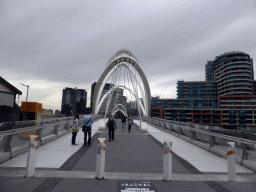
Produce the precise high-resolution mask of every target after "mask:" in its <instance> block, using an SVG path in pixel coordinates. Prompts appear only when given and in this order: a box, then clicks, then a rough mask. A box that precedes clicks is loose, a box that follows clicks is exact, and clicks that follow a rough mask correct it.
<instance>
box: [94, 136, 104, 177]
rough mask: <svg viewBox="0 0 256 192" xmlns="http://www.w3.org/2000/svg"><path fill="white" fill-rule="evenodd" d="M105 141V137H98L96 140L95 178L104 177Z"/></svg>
mask: <svg viewBox="0 0 256 192" xmlns="http://www.w3.org/2000/svg"><path fill="white" fill-rule="evenodd" d="M106 143H107V140H106V138H98V140H97V159H96V172H95V178H96V179H104V172H105V154H106Z"/></svg>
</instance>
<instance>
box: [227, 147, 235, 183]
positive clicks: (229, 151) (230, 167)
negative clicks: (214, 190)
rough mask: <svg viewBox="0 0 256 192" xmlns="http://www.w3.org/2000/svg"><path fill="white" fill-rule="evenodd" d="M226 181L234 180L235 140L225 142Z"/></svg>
mask: <svg viewBox="0 0 256 192" xmlns="http://www.w3.org/2000/svg"><path fill="white" fill-rule="evenodd" d="M227 159H228V181H232V182H235V181H236V160H235V142H227Z"/></svg>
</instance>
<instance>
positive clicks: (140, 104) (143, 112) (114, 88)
mask: <svg viewBox="0 0 256 192" xmlns="http://www.w3.org/2000/svg"><path fill="white" fill-rule="evenodd" d="M119 87H120V88H124V89H126V90H127V91H129V92H130V93H131V94H132V95H133V96H134V97H135V95H134V93H133V92H132V90H130V89H129V88H127V87H125V86H116V87H113V88H111V89H110V90H109V91H108V92H106V93H105V94H104V96H103V97H102V98H101V100H100V103H99V105H98V107H97V109H96V114H97V113H98V112H99V110H100V107H101V105H102V104H103V102H104V100H105V99H106V98H107V97H108V96H109V95H111V94H112V92H114V91H115V90H116V89H117V88H119ZM138 102H139V106H140V108H141V111H142V114H143V115H144V116H146V112H145V109H144V107H143V105H142V103H141V101H140V100H139V101H138Z"/></svg>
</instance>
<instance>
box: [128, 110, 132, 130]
mask: <svg viewBox="0 0 256 192" xmlns="http://www.w3.org/2000/svg"><path fill="white" fill-rule="evenodd" d="M132 124H133V118H132V115H131V114H129V117H128V133H130V132H131V128H132Z"/></svg>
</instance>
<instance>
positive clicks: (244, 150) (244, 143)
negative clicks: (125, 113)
mask: <svg viewBox="0 0 256 192" xmlns="http://www.w3.org/2000/svg"><path fill="white" fill-rule="evenodd" d="M143 120H144V121H146V122H147V123H149V124H151V125H155V126H157V127H158V128H159V127H160V128H161V129H163V130H166V131H169V132H170V133H171V134H173V135H175V136H177V137H179V138H181V139H183V140H186V141H188V142H190V143H192V144H194V145H197V146H198V147H200V148H203V149H205V150H207V151H209V152H211V153H214V154H216V155H218V156H221V157H223V158H227V152H226V151H227V142H235V157H236V162H237V163H238V164H241V165H243V166H245V167H247V168H249V169H251V170H253V171H256V139H255V135H254V134H253V133H240V132H238V131H233V130H224V129H221V128H218V127H210V126H205V125H197V124H192V123H188V122H177V121H172V120H165V119H159V118H154V117H153V118H151V117H143Z"/></svg>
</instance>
